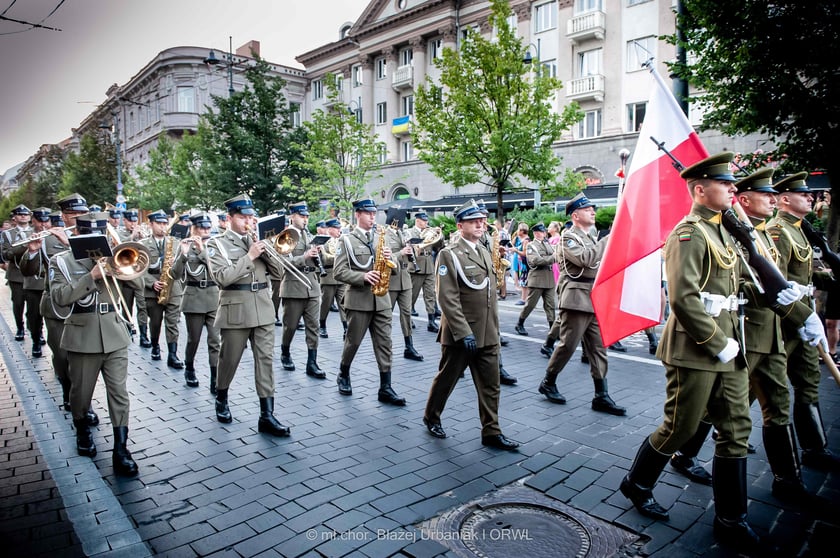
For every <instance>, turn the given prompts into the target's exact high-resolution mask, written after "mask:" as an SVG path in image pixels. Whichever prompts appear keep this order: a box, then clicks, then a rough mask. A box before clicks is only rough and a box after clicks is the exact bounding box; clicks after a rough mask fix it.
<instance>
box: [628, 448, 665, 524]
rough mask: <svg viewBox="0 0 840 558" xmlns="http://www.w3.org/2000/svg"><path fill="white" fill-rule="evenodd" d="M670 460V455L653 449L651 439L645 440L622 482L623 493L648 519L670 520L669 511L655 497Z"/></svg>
mask: <svg viewBox="0 0 840 558" xmlns="http://www.w3.org/2000/svg"><path fill="white" fill-rule="evenodd" d="M670 458H671V456H670V455H667V454H664V453H659V452H658V451H656V450H655V449H653V446H651V445H650V439H645V441H644V442H642V445H641V446H640V447H639V451H638V452H637V453H636V458H635V459H634V460H633V465H631V466H630V471H629V472H628V473H627V475H626V476H625V477H624V479H623V480H622V481H621V487H620V490H621V493H622V494H624V495H625V496H626V497H627V498H628V499H629V500H630V501H631V502H633V505H634V506H635V507H636V509H637V510H638V511H639V513H640V514H642V515H644V516H646V517H650V518H653V519H662V520H665V521H667V520H668V510H666V509H665V508H663V507H662V506H660V505H659V502H657V501H656V499H655V498H654V497H653V487H654V486H655V485H656V481H657V480H659V475H660V474H661V473H662V469H664V468H665V464H666V463H668V460H669V459H670Z"/></svg>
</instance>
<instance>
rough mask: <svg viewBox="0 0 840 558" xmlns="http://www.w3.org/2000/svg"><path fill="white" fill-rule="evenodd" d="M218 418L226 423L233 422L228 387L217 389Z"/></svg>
mask: <svg viewBox="0 0 840 558" xmlns="http://www.w3.org/2000/svg"><path fill="white" fill-rule="evenodd" d="M216 420H217V421H219V422H223V423H225V424H229V423H231V422H233V416H231V414H230V409H229V408H228V388H225V389H217V390H216Z"/></svg>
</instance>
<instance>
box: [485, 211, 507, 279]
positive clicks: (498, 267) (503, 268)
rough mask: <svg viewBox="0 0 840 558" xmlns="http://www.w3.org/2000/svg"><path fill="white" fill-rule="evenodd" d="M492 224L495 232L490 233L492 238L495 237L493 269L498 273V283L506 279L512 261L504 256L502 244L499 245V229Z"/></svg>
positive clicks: (492, 246) (491, 250) (491, 249)
mask: <svg viewBox="0 0 840 558" xmlns="http://www.w3.org/2000/svg"><path fill="white" fill-rule="evenodd" d="M490 226H491V227H492V228H493V229H494V230H493V234H491V235H490V238H492V239H493V243H492V245H491V248H490V255H491V257H492V258H493V271H494V272H495V273H496V283H498V284H502V282H503V281H504V280H505V273H506V272H507V270H508V268H510V262H509V261H507V260H506V259H505V258H503V257H502V250H501V246H499V236H500V235H499V229H498V228H497V227H495V226H493V225H490Z"/></svg>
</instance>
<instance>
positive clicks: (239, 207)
mask: <svg viewBox="0 0 840 558" xmlns="http://www.w3.org/2000/svg"><path fill="white" fill-rule="evenodd" d="M225 207H227V210H228V213H241V214H242V215H256V214H257V212H256V211H254V202H252V201H251V198H250V197H248V194H239V195H238V196H236V197H235V198H230V199H229V200H228V201H226V202H225Z"/></svg>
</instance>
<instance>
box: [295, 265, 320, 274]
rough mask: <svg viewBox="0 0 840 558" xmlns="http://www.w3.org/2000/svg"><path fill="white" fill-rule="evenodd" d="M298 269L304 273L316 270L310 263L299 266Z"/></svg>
mask: <svg viewBox="0 0 840 558" xmlns="http://www.w3.org/2000/svg"><path fill="white" fill-rule="evenodd" d="M298 269H299V270H301V271H302V272H304V273H315V272H316V271H318V268H317V267H314V266H311V265H305V266H303V267H299V268H298Z"/></svg>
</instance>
